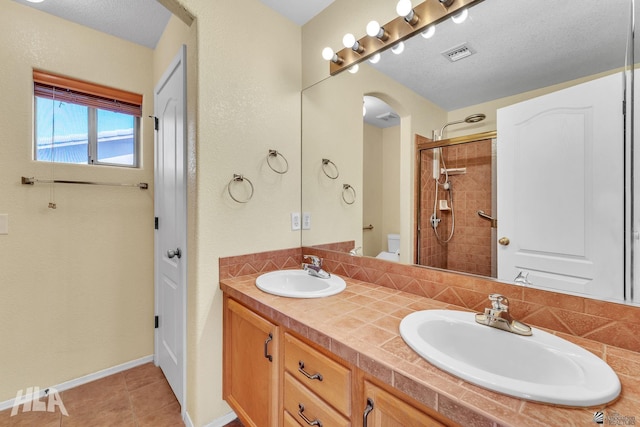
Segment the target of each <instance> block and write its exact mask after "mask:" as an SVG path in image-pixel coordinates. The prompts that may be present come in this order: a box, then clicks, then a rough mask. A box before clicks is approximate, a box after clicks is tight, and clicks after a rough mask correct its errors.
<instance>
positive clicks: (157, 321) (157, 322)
mask: <svg viewBox="0 0 640 427" xmlns="http://www.w3.org/2000/svg"><path fill="white" fill-rule="evenodd" d="M158 324H159V319H158V316H156V319H155V325H156V329H158Z"/></svg>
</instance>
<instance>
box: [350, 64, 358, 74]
mask: <svg viewBox="0 0 640 427" xmlns="http://www.w3.org/2000/svg"><path fill="white" fill-rule="evenodd" d="M359 69H360V66H359V65H358V64H355V65H352V66H351V67H349V72H350V73H351V74H355V73H357V72H358V70H359Z"/></svg>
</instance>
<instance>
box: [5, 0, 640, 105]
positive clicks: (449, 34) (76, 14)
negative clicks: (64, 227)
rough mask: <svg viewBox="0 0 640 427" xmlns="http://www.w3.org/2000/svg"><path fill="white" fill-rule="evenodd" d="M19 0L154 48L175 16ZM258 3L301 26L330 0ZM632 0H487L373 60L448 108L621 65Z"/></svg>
mask: <svg viewBox="0 0 640 427" xmlns="http://www.w3.org/2000/svg"><path fill="white" fill-rule="evenodd" d="M14 1H17V2H19V3H22V4H26V5H29V6H31V7H34V8H36V9H39V10H42V11H45V12H48V13H51V14H53V15H57V16H59V17H62V18H64V19H68V20H70V21H74V22H77V23H80V24H83V25H86V26H89V27H92V28H95V29H97V30H99V31H103V32H105V33H108V34H112V35H114V36H117V37H120V38H123V39H126V40H130V41H133V42H135V43H138V44H141V45H144V46H148V47H150V48H154V47H155V45H156V43H157V41H158V39H159V37H160V36H161V34H162V32H163V31H164V28H165V26H166V24H167V22H168V20H169V17H170V16H171V15H170V12H168V11H167V10H166V9H165V8H164V7H163V6H161V5H160V4H159V3H158V2H157V1H156V0H45V1H44V2H43V3H37V4H34V3H29V2H27V1H26V0H14ZM261 1H262V2H263V3H264V4H266V5H267V6H269V7H271V8H272V9H274V10H276V11H277V12H279V13H280V14H282V15H284V16H286V17H287V18H289V19H291V20H292V21H294V22H296V23H297V24H298V25H302V24H304V23H305V22H307V21H308V20H309V19H311V18H312V17H313V16H315V15H316V14H317V13H319V12H320V11H321V10H322V9H324V8H325V7H327V6H328V5H329V4H331V3H332V2H333V0H261ZM434 1H435V0H434ZM631 1H632V0H606V1H602V0H562V1H557V0H484V1H482V2H480V3H479V4H477V5H475V6H473V7H472V8H470V10H469V18H468V19H467V21H466V22H464V23H462V24H454V23H452V22H451V20H446V21H444V22H441V23H439V24H438V25H437V30H436V33H435V35H434V36H433V37H432V38H430V39H428V40H425V39H424V38H422V37H420V36H415V37H413V38H412V39H410V40H408V41H407V42H406V49H405V52H404V53H403V54H402V55H394V54H392V53H391V52H390V51H386V52H384V53H383V55H382V56H383V57H382V60H381V61H380V63H378V64H377V65H371V66H374V67H376V68H377V69H378V70H380V71H382V72H384V73H386V74H388V75H389V76H391V77H393V78H394V79H396V80H397V81H399V82H400V83H402V84H404V85H405V86H407V87H409V88H410V89H412V90H413V91H415V92H417V93H418V94H420V95H421V96H423V97H425V98H427V99H429V100H430V101H432V102H434V103H435V104H437V105H439V106H440V107H442V108H443V109H445V110H447V111H451V110H454V109H458V108H462V107H465V106H469V105H474V104H478V103H481V102H485V101H488V100H492V99H498V98H501V97H505V96H509V95H513V94H517V93H521V92H525V91H528V90H532V89H537V88H541V87H545V86H549V85H552V84H555V83H560V82H564V81H567V80H572V79H576V78H579V77H583V76H588V75H592V74H595V73H598V72H601V71H606V70H611V69H614V68H617V67H621V66H623V65H624V61H625V51H624V49H625V45H626V40H627V36H628V33H629V18H630V10H631ZM395 3H396V1H395V0H389V7H390V8H395ZM638 9H639V10H640V8H638ZM639 13H640V12H638V11H636V15H638V14H639ZM371 18H372V19H375V17H371ZM638 18H639V17H638V16H636V21H637V22H640V21H638ZM352 32H353V33H354V34H357V35H358V36H359V37H361V36H363V35H364V28H362V29H357V28H354V29H353V30H352ZM463 43H467V44H468V45H469V46H470V47H471V48H472V49H473V50H474V51H476V53H475V54H474V55H472V56H470V57H468V58H465V59H462V60H460V61H458V62H455V63H450V62H449V61H448V60H447V59H446V58H445V57H443V56H442V52H444V51H446V50H448V49H451V48H453V47H456V46H458V45H460V44H463ZM333 47H334V48H335V49H336V50H339V49H340V48H341V47H340V46H333ZM636 58H640V42H639V43H636Z"/></svg>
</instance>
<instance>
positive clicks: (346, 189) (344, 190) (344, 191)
mask: <svg viewBox="0 0 640 427" xmlns="http://www.w3.org/2000/svg"><path fill="white" fill-rule="evenodd" d="M349 190H351V191H349ZM349 192H351V193H353V199H352V200H351V201H349V200H347V198H346V197H345V194H347V193H349ZM342 200H344V202H345V203H346V204H348V205H352V204H354V203H355V202H356V190H355V188H353V187H352V186H351V185H349V184H342Z"/></svg>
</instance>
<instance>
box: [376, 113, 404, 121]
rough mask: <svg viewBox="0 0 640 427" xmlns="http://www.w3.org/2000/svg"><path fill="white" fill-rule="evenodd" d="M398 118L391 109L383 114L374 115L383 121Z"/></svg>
mask: <svg viewBox="0 0 640 427" xmlns="http://www.w3.org/2000/svg"><path fill="white" fill-rule="evenodd" d="M399 118H400V116H398V115H397V114H396V113H394V112H392V111H387V112H386V113H384V114H380V115H379V116H376V119H379V120H384V121H385V122H388V121H389V120H397V119H399Z"/></svg>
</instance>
